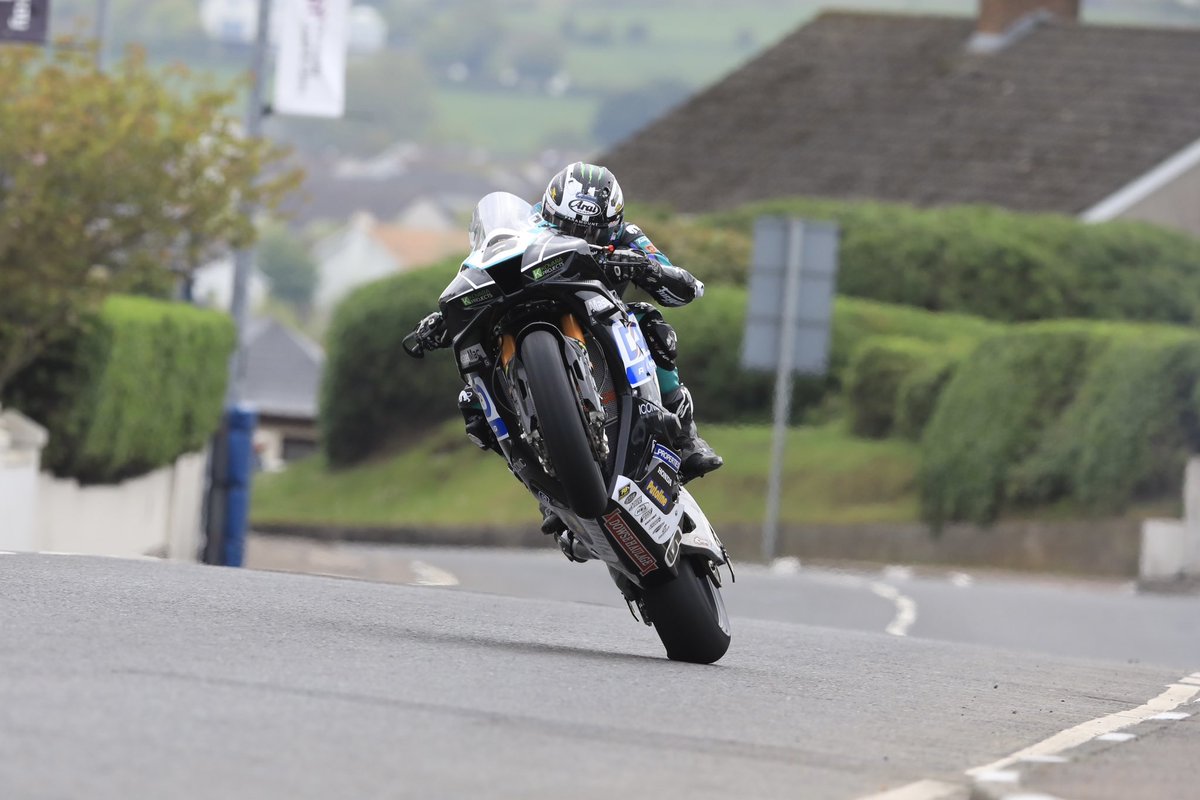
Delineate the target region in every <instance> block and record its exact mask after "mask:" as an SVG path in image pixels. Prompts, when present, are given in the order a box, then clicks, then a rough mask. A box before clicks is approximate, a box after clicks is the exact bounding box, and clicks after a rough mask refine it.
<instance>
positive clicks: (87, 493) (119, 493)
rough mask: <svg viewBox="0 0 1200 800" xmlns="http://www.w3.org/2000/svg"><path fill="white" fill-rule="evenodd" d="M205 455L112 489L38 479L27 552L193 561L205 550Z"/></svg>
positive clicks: (50, 477)
mask: <svg viewBox="0 0 1200 800" xmlns="http://www.w3.org/2000/svg"><path fill="white" fill-rule="evenodd" d="M206 463H207V456H206V454H205V453H191V454H188V455H185V456H181V457H180V458H179V459H177V460H176V462H175V463H174V464H172V465H170V466H167V467H163V468H162V469H159V470H156V471H155V472H152V473H150V474H148V475H143V476H142V477H140V478H134V479H132V480H128V481H124V482H122V483H119V484H115V485H111V486H80V485H79V484H78V483H77V482H76V481H74V480H69V479H62V478H56V477H54V476H53V475H49V474H46V473H42V474H40V475H38V476H37V487H36V498H37V500H36V506H37V508H36V514H35V525H34V538H33V542H32V543H31V544H30V546H27V547H23V548H21V549H27V550H39V551H47V552H60V553H85V554H91V555H106V556H142V555H160V556H164V555H165V556H167V557H169V558H175V559H184V560H193V559H195V558H196V556H197V554H198V553H199V550H200V543H201V530H200V509H201V505H202V503H203V497H204V483H205V465H206Z"/></svg>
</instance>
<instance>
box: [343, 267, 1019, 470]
mask: <svg viewBox="0 0 1200 800" xmlns="http://www.w3.org/2000/svg"><path fill="white" fill-rule="evenodd" d="M454 268H455V265H453V264H451V263H449V262H447V263H444V264H441V265H438V266H435V267H433V268H431V269H428V270H420V271H417V272H412V273H407V274H403V275H398V276H395V277H392V278H386V279H384V280H382V281H379V282H377V283H373V284H370V285H368V286H365V287H362V288H361V289H359V290H358V291H356V292H355V293H353V294H352V295H351V296H350V297H349V298H347V299H346V300H345V302H343V303H342V305H341V306H339V307H338V310H337V312H336V314H335V315H334V320H333V323H332V326H331V328H330V331H329V336H328V346H329V347H328V359H327V361H326V369H325V380H324V385H323V388H322V401H321V420H322V427H323V432H324V436H323V440H324V442H325V451H326V454H327V456H328V458H329V460H330V462H331V463H333V464H337V465H345V464H352V463H355V462H358V461H361V460H362V459H364V458H367V457H369V456H370V455H371V454H373V453H376V452H379V451H380V450H382V449H385V448H387V447H388V446H389V445H390V444H392V443H393V442H394V441H396V440H399V439H402V438H403V437H405V435H406V434H408V433H410V432H413V431H416V430H420V429H423V428H424V427H426V426H428V425H430V424H434V423H437V422H440V421H442V420H445V419H450V418H452V417H454V416H455V415H456V414H457V411H456V405H455V398H456V395H457V392H458V389H459V388H460V382H459V379H458V377H457V372H456V370H455V369H454V365H453V363H452V362H451V360H450V359H449V358H448V357H447V355H446V354H445V353H437V354H433V355H432V356H430V357H428V358H426V359H425V360H423V361H413V360H412V359H410V358H408V357H407V356H406V355H404V353H403V351H402V349H401V341H402V340H403V338H404V336H406V335H407V334H408V332H409V331H411V330H412V328H413V326H414V325H415V324H416V323H417V321H418V320H420V318H421V317H422V316H424V315H425V314H427V313H429V311H430V310H432V309H433V308H435V307H436V300H437V296H438V295H439V294H440V293H441V291H442V289H444V288H445V286H446V284H447V283H448V282H449V281H450V279H451V277H452V276H453V273H454ZM663 313H664V316H665V317H666V319H667V320H668V321H669V322H671V323H672V324H673V325H674V326H675V327H676V329H677V330H678V332H679V342H680V347H679V369H680V375H681V377H682V378H683V380H684V382H685V383H686V384H687V385H688V386H689V387H690V388H691V390H692V393H693V396H694V398H695V401H696V408H697V413H698V414H699V416H700V418H701V419H702V420H709V421H714V422H715V421H733V422H748V421H761V420H766V419H767V418H768V417H769V415H770V408H771V392H772V381H773V376H772V375H771V374H767V373H750V372H746V371H745V370H743V369H742V368H741V366H740V363H739V362H740V356H741V352H740V351H741V340H742V328H743V325H744V323H745V315H746V293H745V290H743V289H740V288H737V287H731V286H714V287H712V288H711V289H710V290H709V291H708V292H707V293H706V294H705V296H704V297H703V298H702V299H701V300H700V301H698V302H696V303H693V304H691V305H689V306H686V307H684V308H679V309H665V310H664V312H663ZM997 328H998V326H996V325H995V324H994V323H990V322H987V321H984V320H979V319H974V318H971V317H965V316H961V315H954V314H930V313H929V312H925V311H920V310H917V309H911V308H901V307H894V306H887V305H884V304H881V303H873V302H870V301H864V300H853V299H847V298H839V299H838V300H837V303H836V306H835V314H834V322H833V343H832V353H831V357H830V362H831V372H830V375H829V376H828V377H827V378H823V379H815V378H807V379H800V380H797V382H796V388H795V395H794V397H795V400H794V403H793V408H794V418H795V419H796V420H799V419H801V418H802V417H803V415H804V414H805V413H806V412H807V411H808V410H810V409H812V407H813V406H815V405H816V404H818V403H820V402H822V401H823V400H824V399H825V398H826V396H827V395H828V394H829V393H830V392H831V391H836V390H837V389H838V388H839V387H840V385H841V381H842V376H843V373H844V372H845V370H846V367H847V365H848V364H849V363H850V360H851V354H852V353H853V351H854V349H855V348H856V347H857V346H858V345H859V344H860V343H861V342H863V341H865V340H866V339H868V338H870V337H872V336H880V335H898V336H907V337H910V338H912V339H915V340H920V341H923V342H939V343H946V344H947V346H948V347H950V348H958V349H965V348H969V347H970V346H971V345H972V344H973V343H975V342H977V341H978V340H979V339H982V338H983V337H985V336H987V335H989V334H991V333H992V332H994V331H995V330H997Z"/></svg>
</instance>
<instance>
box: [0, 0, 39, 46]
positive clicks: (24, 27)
mask: <svg viewBox="0 0 1200 800" xmlns="http://www.w3.org/2000/svg"><path fill="white" fill-rule="evenodd" d="M49 29H50V0H0V42H28V43H34V44H42V43H44V42H45V41H46V33H47V31H48V30H49Z"/></svg>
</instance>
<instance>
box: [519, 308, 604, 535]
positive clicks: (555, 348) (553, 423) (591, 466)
mask: <svg viewBox="0 0 1200 800" xmlns="http://www.w3.org/2000/svg"><path fill="white" fill-rule="evenodd" d="M561 346H562V345H561V344H560V343H559V340H558V337H556V336H555V335H554V334H553V333H550V332H549V331H533V332H532V333H530V334H529V335H528V336H526V337H525V338H524V339H523V340H522V342H521V363H522V364H523V365H524V366H525V374H526V376H527V377H528V379H529V393H530V394H531V395H532V396H533V407H534V409H535V411H536V412H537V421H538V426H539V427H540V428H541V432H542V441H543V442H544V443H545V446H546V454H547V455H548V456H549V458H550V462H551V464H552V465H553V467H554V473H555V477H556V478H558V482H559V483H560V484H562V487H563V491H564V492H566V495H567V500H568V501H569V502H570V503H571V509H572V510H573V511H574V512H575V513H576V514H578V515H579V516H581V517H589V518H594V517H598V516H600V515H601V514H603V513H604V509H605V508H606V507H607V506H608V491H607V490H606V489H605V484H604V475H603V474H602V473H601V472H600V466H599V465H598V464H597V463H596V458H595V456H594V455H593V454H592V446H591V444H590V443H589V442H588V435H587V431H586V429H585V428H584V427H583V415H582V413H581V409H580V407H579V399H578V397H577V396H576V394H575V390H574V389H572V388H571V382H570V379H569V378H568V377H567V367H566V364H565V363H564V361H563V357H562V351H561V349H560V348H561Z"/></svg>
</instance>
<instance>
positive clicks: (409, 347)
mask: <svg viewBox="0 0 1200 800" xmlns="http://www.w3.org/2000/svg"><path fill="white" fill-rule="evenodd" d="M400 346H401V347H403V348H404V352H406V353H408V354H409V355H410V356H412V357H413V358H424V357H425V348H424V347H422V346H421V343H420V342H419V341H418V340H417V332H416V331H413V332H412V333H410V334H409V335H408V336H405V337H404V341H403V342H401V345H400Z"/></svg>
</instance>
